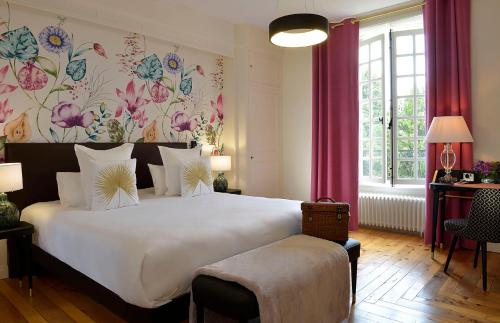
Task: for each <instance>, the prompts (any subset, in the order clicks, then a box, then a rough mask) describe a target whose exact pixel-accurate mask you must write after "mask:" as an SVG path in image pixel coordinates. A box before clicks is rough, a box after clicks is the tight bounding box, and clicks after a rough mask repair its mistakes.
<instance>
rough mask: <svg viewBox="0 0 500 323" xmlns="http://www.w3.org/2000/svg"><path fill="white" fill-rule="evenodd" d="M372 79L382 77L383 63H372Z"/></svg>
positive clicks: (378, 61)
mask: <svg viewBox="0 0 500 323" xmlns="http://www.w3.org/2000/svg"><path fill="white" fill-rule="evenodd" d="M370 68H371V71H370V72H371V76H370V77H371V79H372V80H373V79H379V78H381V77H382V61H381V60H377V61H374V62H372V63H371V66H370Z"/></svg>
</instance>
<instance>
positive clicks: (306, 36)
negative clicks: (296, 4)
mask: <svg viewBox="0 0 500 323" xmlns="http://www.w3.org/2000/svg"><path fill="white" fill-rule="evenodd" d="M328 30H329V25H328V19H326V18H325V17H323V16H320V15H315V14H311V13H297V14H293V15H287V16H283V17H279V18H277V19H275V20H273V21H272V22H271V23H270V24H269V40H270V41H271V43H273V44H274V45H277V46H281V47H307V46H312V45H316V44H319V43H321V42H323V41H325V40H326V39H327V38H328Z"/></svg>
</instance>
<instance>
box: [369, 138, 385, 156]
mask: <svg viewBox="0 0 500 323" xmlns="http://www.w3.org/2000/svg"><path fill="white" fill-rule="evenodd" d="M382 140H383V139H380V140H374V142H373V151H372V157H374V158H381V157H382V154H383V153H384V150H383V141H382Z"/></svg>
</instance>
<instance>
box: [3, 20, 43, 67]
mask: <svg viewBox="0 0 500 323" xmlns="http://www.w3.org/2000/svg"><path fill="white" fill-rule="evenodd" d="M37 56H38V44H37V42H36V39H35V37H34V36H33V34H32V33H31V31H30V30H29V28H28V27H26V26H24V27H21V28H18V29H14V30H10V31H7V32H4V33H3V34H2V37H1V39H0V57H2V58H5V59H17V60H19V61H21V62H26V61H28V60H32V59H35V58H36V57H37Z"/></svg>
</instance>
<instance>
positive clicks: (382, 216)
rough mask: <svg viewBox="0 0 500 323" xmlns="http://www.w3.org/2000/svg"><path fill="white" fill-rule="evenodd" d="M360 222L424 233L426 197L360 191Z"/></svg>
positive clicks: (367, 224)
mask: <svg viewBox="0 0 500 323" xmlns="http://www.w3.org/2000/svg"><path fill="white" fill-rule="evenodd" d="M359 223H360V224H361V225H366V226H374V227H379V228H387V229H394V230H403V231H412V232H419V233H422V232H423V231H424V224H425V198H423V197H415V196H406V195H386V194H372V193H360V194H359Z"/></svg>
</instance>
